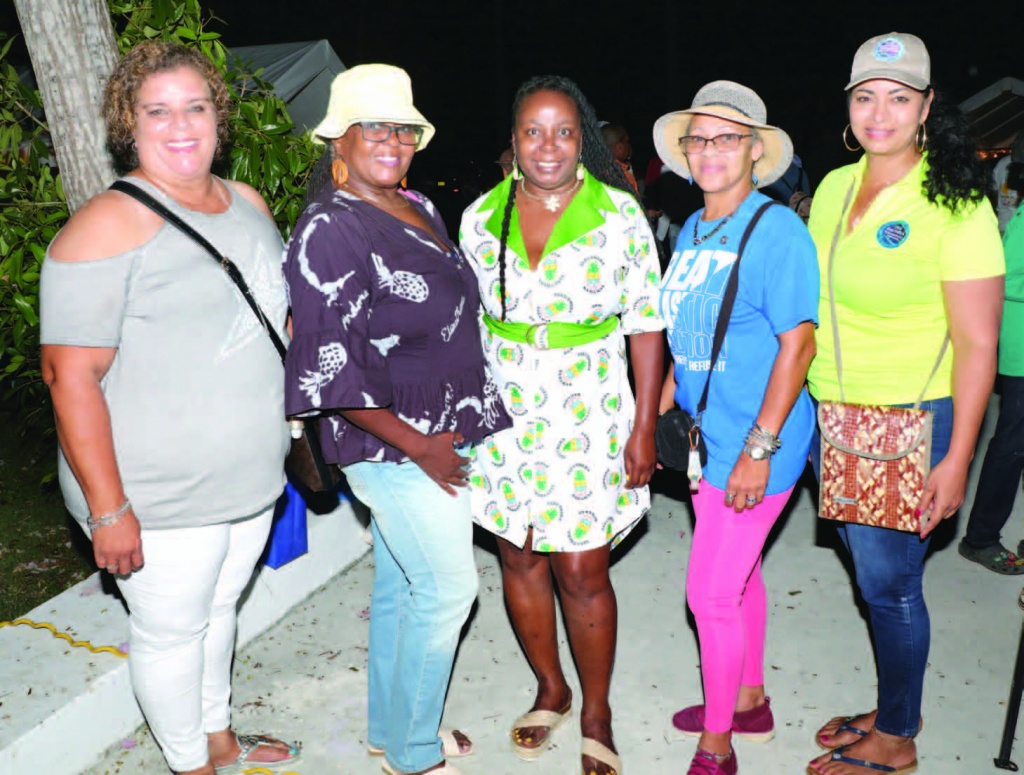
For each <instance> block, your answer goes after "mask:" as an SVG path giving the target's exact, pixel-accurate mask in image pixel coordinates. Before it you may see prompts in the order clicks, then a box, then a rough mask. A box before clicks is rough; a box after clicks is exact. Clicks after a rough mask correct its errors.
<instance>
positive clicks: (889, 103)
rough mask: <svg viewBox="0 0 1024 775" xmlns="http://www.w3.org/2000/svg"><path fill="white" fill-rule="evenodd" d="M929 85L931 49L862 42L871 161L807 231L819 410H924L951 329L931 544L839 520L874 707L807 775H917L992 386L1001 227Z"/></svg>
mask: <svg viewBox="0 0 1024 775" xmlns="http://www.w3.org/2000/svg"><path fill="white" fill-rule="evenodd" d="M929 84H930V64H929V58H928V52H927V50H926V49H925V46H924V43H922V42H921V40H920V39H919V38H917V37H915V36H913V35H907V34H902V33H891V34H889V35H880V36H878V37H876V38H872V39H871V40H869V41H867V42H866V43H865V44H864V45H862V46H861V47H860V49H859V50H858V51H857V54H856V57H855V58H854V61H853V69H852V73H851V78H850V83H849V84H848V85H847V87H846V88H847V98H848V104H849V120H850V124H849V126H847V128H846V131H845V132H844V138H845V141H846V143H847V147H848V148H850V150H858V148H857V146H855V145H853V144H854V143H857V144H859V146H860V147H862V148H863V150H864V153H863V155H862V156H861V158H860V160H859V161H858V162H857V163H855V164H851V165H849V166H846V167H842V168H840V169H837V170H834V171H833V172H831V173H830V174H829V175H828V176H827V177H826V178H825V180H823V181H822V183H821V186H820V187H819V188H818V191H817V192H816V195H815V197H814V204H813V205H812V207H811V219H810V223H809V224H808V225H809V228H810V230H811V236H812V237H813V238H814V241H815V244H816V245H817V248H818V260H819V262H820V265H821V277H822V289H821V299H820V304H819V320H820V328H819V329H818V336H817V344H818V354H817V357H816V358H815V360H814V362H813V363H812V364H811V369H810V373H809V374H808V382H809V384H810V389H811V395H812V396H813V397H814V398H815V399H816V400H818V401H839V400H845V401H848V402H850V403H856V404H889V405H912V404H913V402H914V401H916V400H917V398H918V396H920V395H921V391H922V389H924V387H925V384H926V380H927V379H928V375H929V373H931V371H932V369H933V367H934V366H935V362H936V360H937V359H938V357H939V353H940V351H941V350H942V346H943V342H944V340H945V337H946V335H947V332H948V335H949V338H950V342H951V344H952V347H951V348H949V349H947V351H946V354H945V356H944V357H943V359H942V361H941V363H940V365H939V368H938V371H937V372H936V374H935V376H934V377H933V378H932V379H931V381H930V382H928V389H927V391H926V393H925V394H924V403H923V404H922V408H924V409H928V410H931V411H932V412H933V437H932V459H931V463H932V469H931V474H930V475H929V477H928V479H927V482H926V483H925V488H924V495H923V497H922V499H921V501H920V505H919V508H920V512H921V534H920V535H917V534H914V533H906V532H899V531H896V530H889V529H886V528H879V527H869V526H865V525H857V524H849V523H837V524H838V530H839V535H840V538H841V539H842V541H843V543H844V545H845V546H846V548H847V549H848V550H849V552H850V555H851V557H852V558H853V564H854V567H855V568H856V577H857V586H858V587H859V589H860V592H861V595H862V596H863V598H864V601H865V602H866V603H867V606H868V611H869V614H870V618H871V635H872V637H873V638H874V645H875V654H876V662H877V668H878V707H877V710H874V711H871V712H869V713H866V714H863V715H860V716H853V717H845V716H841V717H838V718H835V719H833V720H832V721H830V722H828V723H827V724H825V726H823V727H822V728H821V729H820V730H819V732H818V734H817V742H818V744H819V745H821V746H822V747H823V748H826V749H830V750H831V751H832V752H831V753H827V754H825V755H823V756H820V757H818V758H817V759H815V760H814V761H813V762H811V765H810V768H809V770H808V771H809V772H811V773H815V772H820V773H828V775H862V774H865V773H869V772H879V771H881V772H896V773H909V772H912V771H913V770H914V769H916V763H917V759H916V747H915V744H914V739H913V738H914V736H915V735H916V734H917V732H918V729H919V727H920V724H921V692H922V688H923V685H924V671H925V665H926V663H927V660H928V647H929V621H928V609H927V608H926V606H925V601H924V596H923V594H922V576H923V572H924V565H923V560H924V555H925V551H926V550H927V548H928V535H929V534H930V533H931V531H932V530H933V529H934V528H935V526H936V525H937V524H938V523H939V522H940V521H941V520H943V519H945V518H947V517H949V516H951V515H952V514H953V513H954V512H955V511H956V510H957V509H958V508H959V507H960V504H961V503H963V500H964V488H965V485H966V481H967V467H968V464H969V463H970V460H971V457H972V455H973V454H974V447H975V443H976V441H977V437H978V428H979V426H980V424H981V419H982V416H983V415H984V412H985V407H986V404H987V402H988V397H989V393H990V391H991V389H992V381H993V378H994V376H995V366H996V343H997V339H998V335H999V318H1000V314H1001V309H1002V295H1003V257H1002V249H1001V246H1000V243H999V230H998V228H997V226H996V219H995V215H994V213H993V212H992V208H991V206H990V205H989V203H988V201H987V200H986V199H985V197H984V193H983V192H984V191H985V188H986V183H987V180H986V176H985V172H984V170H983V169H982V168H981V166H980V164H979V162H978V160H977V159H976V158H975V156H974V151H973V148H972V147H971V146H970V144H969V142H968V140H967V139H966V132H965V127H964V122H963V120H962V119H961V118H960V116H959V114H958V113H955V112H954V110H955V109H952V108H950V109H948V110H947V109H944V108H943V106H942V105H941V103H940V102H937V101H936V100H935V93H934V91H933V89H932V88H931V86H930V85H929ZM834 238H835V239H836V247H835V250H834V251H833V250H832V245H833V239H834ZM830 261H831V262H832V284H833V289H834V295H835V302H836V312H835V315H836V321H837V325H838V330H839V332H840V347H841V350H840V355H841V366H842V388H843V393H844V396H845V397H844V398H843V399H841V398H840V388H839V380H838V371H837V358H836V352H835V349H836V348H835V346H834V344H833V335H832V331H833V323H832V311H831V306H830V303H829V281H828V279H827V278H828V277H829V262H830ZM815 447H816V443H812V451H811V455H812V461H814V462H815V463H817V457H818V456H817V452H816V449H815ZM872 765H878V766H877V767H874V768H872Z"/></svg>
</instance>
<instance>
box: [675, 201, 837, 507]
mask: <svg viewBox="0 0 1024 775" xmlns="http://www.w3.org/2000/svg"><path fill="white" fill-rule="evenodd" d="M767 201H768V198H767V197H766V196H764V195H763V194H760V193H758V192H756V191H755V192H753V193H751V194H750V195H749V196H748V197H747V198H746V199H745V200H744V201H743V203H742V204H741V205H740V206H739V207H738V208H737V210H736V212H735V213H734V214H733V215H732V217H731V218H730V219H729V221H728V222H727V223H725V224H724V225H723V226H722V227H721V228H720V229H719V230H718V231H717V232H715V234H714V235H713V236H711V237H710V238H709V239H707V240H706V241H704V242H702V243H701V244H699V245H694V244H693V242H694V240H693V225H694V221H695V219H697V218H699V217H700V216H701V214H702V213H703V212H704V211H703V210H700V211H698V212H696V213H694V214H693V215H691V216H690V217H689V219H687V221H686V224H685V225H684V226H683V229H682V231H680V233H679V240H678V242H677V243H676V249H675V252H674V253H673V254H672V260H671V261H670V262H669V265H668V269H667V270H666V271H665V276H664V279H663V280H662V283H661V296H660V308H661V309H660V312H661V315H662V317H663V318H664V319H665V321H666V323H667V324H668V330H667V334H668V344H669V349H670V350H671V351H672V359H673V362H674V368H675V377H676V403H677V404H679V406H680V407H682V408H683V409H686V410H688V411H689V412H690V413H691V414H696V411H697V402H698V401H699V400H700V395H701V392H702V391H703V390H704V382H705V380H706V379H707V373H708V368H709V366H710V361H711V344H712V342H713V341H714V336H715V324H716V323H717V322H718V311H719V309H720V308H721V306H722V296H723V295H724V294H725V286H726V283H727V281H728V279H729V274H730V273H731V272H732V268H733V264H734V263H735V261H736V251H737V250H738V249H739V245H740V239H741V238H742V237H743V232H744V230H745V229H746V227H747V224H748V223H749V222H750V219H751V218H752V217H753V216H754V213H755V212H756V211H757V208H758V207H760V206H761V205H762V204H763V203H764V202H767ZM717 223H718V222H712V223H704V222H700V223H698V224H697V231H698V233H700V234H707V233H708V232H710V231H711V229H713V228H715V226H716V225H717ZM818 295H819V278H818V259H817V253H816V251H815V248H814V242H813V241H812V240H811V236H810V234H809V233H808V231H807V227H806V226H805V225H804V224H803V222H802V221H801V220H800V218H799V217H797V215H796V213H794V212H792V211H791V210H789V209H788V208H786V207H770V208H768V211H767V212H766V213H765V214H764V215H763V216H762V217H761V220H760V221H759V222H758V224H757V226H756V227H755V228H754V232H753V234H751V236H750V240H749V241H748V242H747V247H746V250H745V251H744V255H743V261H742V263H741V264H740V282H739V291H738V293H737V295H736V304H735V306H734V307H733V310H732V317H731V318H730V320H729V327H728V329H727V330H726V334H725V343H724V344H723V346H722V352H721V353H720V354H719V356H718V362H717V363H716V364H715V373H714V374H713V375H712V377H711V387H710V389H709V391H708V403H707V409H706V411H705V412H704V417H703V419H702V423H701V427H702V431H703V433H704V440H705V443H706V444H707V448H708V464H707V466H706V467H705V469H704V478H705V479H707V480H708V482H710V483H711V485H712V486H714V487H718V488H720V489H724V488H725V485H726V482H727V481H728V479H729V474H730V473H731V472H732V469H733V466H734V465H735V464H736V460H737V458H738V457H739V455H740V453H741V452H742V451H743V443H744V440H745V439H746V437H747V431H749V430H750V427H751V426H752V425H753V424H754V421H755V420H756V419H757V415H758V412H759V411H760V409H761V404H762V403H763V401H764V394H765V391H766V389H767V387H768V378H769V376H770V375H771V371H772V366H773V365H774V363H775V357H776V355H777V354H778V352H779V341H778V339H777V338H776V337H777V336H778V335H779V334H781V333H785V332H786V331H790V330H792V329H793V328H796V326H798V325H799V324H800V323H803V322H804V321H812V322H813V323H815V325H817V321H818ZM814 422H815V419H814V409H813V407H812V405H811V399H810V396H809V395H808V394H807V390H806V389H804V390H802V391H801V392H800V396H799V397H798V398H797V400H796V403H795V404H794V405H793V409H792V410H791V411H790V413H789V417H788V418H787V419H786V422H785V424H784V425H783V426H782V430H781V432H780V434H779V437H780V438H781V440H782V447H781V448H780V449H779V451H778V452H776V453H775V454H774V455H773V456H772V458H771V473H770V474H769V478H768V488H767V490H766V494H767V495H775V494H777V493H780V492H784V491H785V490H787V489H789V488H790V487H792V486H793V485H794V484H795V483H796V480H797V479H798V478H799V477H800V474H801V472H802V471H803V469H804V465H805V464H806V462H807V451H808V448H809V447H810V440H811V431H812V430H813V427H814Z"/></svg>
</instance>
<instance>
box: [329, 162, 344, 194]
mask: <svg viewBox="0 0 1024 775" xmlns="http://www.w3.org/2000/svg"><path fill="white" fill-rule="evenodd" d="M331 178H332V179H333V180H334V185H335V186H336V187H337V188H341V187H342V186H344V185H345V181H346V180H348V165H347V164H345V160H344V159H335V160H334V161H332V162H331Z"/></svg>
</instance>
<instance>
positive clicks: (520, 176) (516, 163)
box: [512, 156, 523, 180]
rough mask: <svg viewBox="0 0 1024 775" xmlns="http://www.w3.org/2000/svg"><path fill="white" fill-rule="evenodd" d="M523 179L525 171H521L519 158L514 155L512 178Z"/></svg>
mask: <svg viewBox="0 0 1024 775" xmlns="http://www.w3.org/2000/svg"><path fill="white" fill-rule="evenodd" d="M522 179H523V173H522V172H520V171H519V160H518V159H517V158H516V157H515V156H513V157H512V180H522Z"/></svg>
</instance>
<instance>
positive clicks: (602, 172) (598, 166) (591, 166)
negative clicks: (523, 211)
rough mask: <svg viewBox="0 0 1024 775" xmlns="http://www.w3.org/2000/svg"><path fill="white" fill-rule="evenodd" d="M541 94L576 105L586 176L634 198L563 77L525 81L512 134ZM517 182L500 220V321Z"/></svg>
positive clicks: (583, 101)
mask: <svg viewBox="0 0 1024 775" xmlns="http://www.w3.org/2000/svg"><path fill="white" fill-rule="evenodd" d="M540 91H553V92H558V93H559V94H564V95H565V96H566V97H568V98H569V99H571V100H572V101H573V103H574V104H575V105H576V112H577V113H578V114H579V118H580V131H581V139H582V143H581V145H580V161H581V162H583V166H584V167H586V169H587V172H589V173H590V174H591V175H593V176H594V177H595V178H597V179H598V180H600V181H601V182H602V183H605V184H607V185H609V186H613V187H614V188H618V189H621V190H623V191H625V192H627V193H629V194H632V195H633V196H634V198H635V196H636V194H635V192H634V191H633V186H632V185H630V183H629V180H628V179H627V178H626V175H625V173H624V172H623V171H622V167H620V166H619V163H618V162H617V161H615V159H614V158H613V157H612V152H611V151H610V150H609V149H608V145H607V144H606V143H605V141H604V136H603V135H602V134H601V128H600V127H599V126H598V123H597V115H596V114H595V113H594V108H593V106H592V105H591V104H590V102H589V101H588V100H587V98H586V97H584V96H583V92H582V91H580V87H579V86H577V85H576V83H575V82H574V81H572V80H571V79H569V78H566V77H565V76H562V75H537V76H534V77H533V78H530V79H529V80H528V81H525V82H524V83H523V84H522V85H521V86H520V87H519V89H518V90H517V91H516V96H515V99H514V100H513V101H512V132H513V134H514V133H515V129H516V123H517V122H518V121H519V112H520V110H521V109H522V107H523V100H525V99H526V98H527V97H529V96H530V95H531V94H536V93H537V92H540ZM517 184H518V181H516V180H515V179H514V178H513V180H512V185H511V187H510V188H509V193H508V201H507V202H505V212H504V216H503V217H502V219H501V241H500V244H501V246H500V248H499V249H498V291H499V295H500V297H501V319H502V320H504V319H505V303H506V299H505V248H506V247H507V245H508V231H509V226H510V224H511V223H512V208H513V207H515V202H516V188H517V187H518V186H517Z"/></svg>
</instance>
